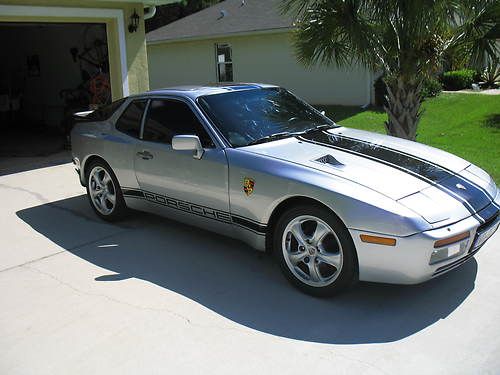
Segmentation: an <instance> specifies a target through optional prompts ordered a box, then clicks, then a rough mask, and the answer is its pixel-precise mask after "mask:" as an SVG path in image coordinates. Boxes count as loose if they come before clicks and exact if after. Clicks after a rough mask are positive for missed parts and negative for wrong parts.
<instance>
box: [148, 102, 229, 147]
mask: <svg viewBox="0 0 500 375" xmlns="http://www.w3.org/2000/svg"><path fill="white" fill-rule="evenodd" d="M138 99H139V98H138ZM140 99H143V100H144V99H146V100H147V101H148V102H147V104H146V108H145V109H144V114H143V118H142V121H141V130H140V133H139V134H140V139H141V141H143V142H150V141H148V140H145V139H144V138H143V135H144V127H145V126H146V118H147V115H148V112H149V107H150V103H151V101H152V100H173V101H177V102H181V103H184V104H186V105H187V106H188V108H189V109H190V110H191V111H192V112H193V113H194V115H195V116H196V118H197V119H198V121H199V122H200V124H201V126H202V127H203V129H205V131H206V132H207V134H208V136H209V137H210V139H211V140H212V143H213V144H214V147H208V149H214V148H215V149H218V148H222V147H221V141H220V140H219V138H218V137H216V136H215V134H214V130H213V129H212V128H211V126H208V125H207V120H205V119H204V118H203V117H202V116H201V115H200V112H199V111H200V110H199V109H198V108H197V106H195V105H193V103H192V102H191V101H190V100H188V99H186V98H184V97H182V96H173V95H154V96H147V97H143V98H140ZM170 146H171V145H170ZM205 148H207V147H205Z"/></svg>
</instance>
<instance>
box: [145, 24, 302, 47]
mask: <svg viewBox="0 0 500 375" xmlns="http://www.w3.org/2000/svg"><path fill="white" fill-rule="evenodd" d="M293 29H294V27H293V26H289V27H279V28H274V29H264V30H249V31H239V32H235V33H219V34H210V35H202V36H198V35H197V36H188V37H180V38H172V39H160V40H147V36H146V43H147V44H148V45H156V44H164V43H177V42H190V41H198V40H207V39H218V38H228V37H238V36H248V35H261V34H280V33H287V32H290V31H292V30H293Z"/></svg>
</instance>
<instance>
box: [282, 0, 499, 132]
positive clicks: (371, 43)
mask: <svg viewBox="0 0 500 375" xmlns="http://www.w3.org/2000/svg"><path fill="white" fill-rule="evenodd" d="M282 10H283V12H285V13H290V14H292V15H293V16H294V17H295V19H296V26H297V28H296V32H295V39H294V43H295V47H296V50H297V56H298V59H299V61H301V62H302V63H304V64H306V65H314V64H323V65H336V66H338V67H348V66H351V65H352V64H359V65H362V66H365V67H367V68H368V69H371V70H372V71H375V72H383V73H384V77H385V78H384V82H385V84H386V86H387V93H388V94H387V97H386V99H387V105H386V106H385V111H386V112H387V115H388V121H386V130H387V133H388V134H390V135H394V136H397V137H401V138H405V139H411V140H415V138H416V135H417V126H418V122H419V119H420V114H421V111H420V105H421V97H420V91H421V87H422V82H423V80H424V79H425V78H426V77H428V76H430V75H432V74H433V73H435V72H436V70H437V69H438V68H439V65H440V62H441V61H442V58H443V55H444V54H445V53H449V52H450V51H451V50H453V53H455V54H459V55H461V56H464V57H467V60H468V62H469V63H470V65H471V66H473V67H478V68H479V67H481V68H482V67H484V66H485V62H486V61H491V59H495V58H497V57H498V55H499V48H498V43H497V42H496V40H497V39H498V38H499V37H500V32H499V31H500V29H499V19H500V2H499V1H498V0H283V3H282Z"/></svg>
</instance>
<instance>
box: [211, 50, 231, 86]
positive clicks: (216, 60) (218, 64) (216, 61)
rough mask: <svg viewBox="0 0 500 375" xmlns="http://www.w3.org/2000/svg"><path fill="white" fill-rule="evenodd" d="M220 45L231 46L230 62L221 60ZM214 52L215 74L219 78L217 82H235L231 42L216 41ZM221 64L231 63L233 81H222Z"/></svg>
mask: <svg viewBox="0 0 500 375" xmlns="http://www.w3.org/2000/svg"><path fill="white" fill-rule="evenodd" d="M220 46H226V47H229V55H230V58H231V61H229V62H219V54H218V49H219V47H220ZM214 47H215V49H214V53H215V75H216V79H217V83H232V82H234V65H233V46H232V45H231V43H215V45H214ZM220 65H231V76H232V77H231V78H232V80H231V81H221V79H220V73H219V66H220Z"/></svg>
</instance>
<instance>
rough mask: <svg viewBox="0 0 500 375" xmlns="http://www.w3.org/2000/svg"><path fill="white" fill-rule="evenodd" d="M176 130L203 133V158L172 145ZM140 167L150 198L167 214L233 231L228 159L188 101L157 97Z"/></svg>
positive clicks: (141, 180)
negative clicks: (173, 147) (230, 211)
mask: <svg viewBox="0 0 500 375" xmlns="http://www.w3.org/2000/svg"><path fill="white" fill-rule="evenodd" d="M175 135H197V136H198V137H199V138H200V141H201V143H202V146H203V148H204V154H203V156H202V158H201V159H196V158H194V157H193V152H192V151H178V150H173V149H172V137H173V136H175ZM135 172H136V176H137V181H138V183H139V185H140V187H141V189H142V190H143V192H144V195H145V198H146V200H147V201H148V202H150V203H151V204H152V205H154V206H156V207H157V208H158V209H159V210H160V211H162V212H163V213H165V214H166V215H167V216H170V217H174V218H176V219H178V220H181V221H187V222H189V223H190V224H195V225H200V226H204V227H207V228H209V229H213V230H219V229H222V231H223V232H225V231H226V230H230V228H231V227H230V225H229V223H230V222H231V216H230V214H229V194H228V164H227V159H226V155H225V152H224V150H223V149H222V148H220V147H217V146H216V145H215V144H214V142H213V140H212V138H211V137H210V135H209V134H208V133H207V131H206V130H205V128H204V127H203V125H202V123H201V121H200V119H199V117H198V116H197V115H196V114H195V112H194V111H193V108H192V107H191V106H190V105H189V104H188V103H187V102H184V101H182V100H177V99H163V98H159V99H151V100H150V102H149V104H148V108H147V109H146V115H145V119H144V122H143V131H142V137H141V140H140V141H139V142H138V143H137V146H136V156H135Z"/></svg>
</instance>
